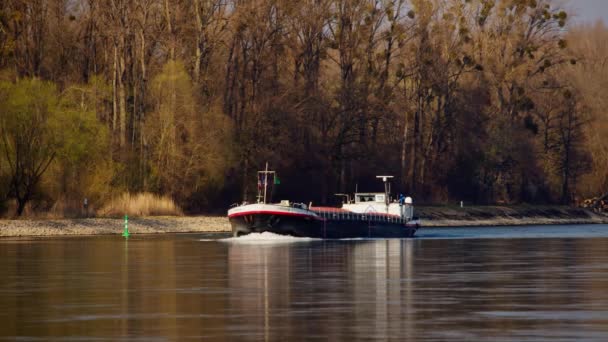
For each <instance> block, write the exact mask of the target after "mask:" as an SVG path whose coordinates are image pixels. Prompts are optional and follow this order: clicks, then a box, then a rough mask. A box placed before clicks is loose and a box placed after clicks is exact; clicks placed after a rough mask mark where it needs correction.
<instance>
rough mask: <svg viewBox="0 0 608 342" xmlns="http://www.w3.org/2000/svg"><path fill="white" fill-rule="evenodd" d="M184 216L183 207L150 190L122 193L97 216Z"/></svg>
mask: <svg viewBox="0 0 608 342" xmlns="http://www.w3.org/2000/svg"><path fill="white" fill-rule="evenodd" d="M125 214H126V215H129V216H182V215H183V214H184V213H183V211H182V209H181V208H180V207H179V206H178V205H177V204H176V203H175V201H173V200H172V199H171V198H169V197H167V196H159V195H155V194H152V193H149V192H144V193H137V194H130V193H123V194H122V195H120V196H118V197H116V198H112V199H111V200H110V201H109V202H108V203H106V204H105V205H104V206H103V207H102V208H101V209H99V210H98V211H97V216H122V215H125Z"/></svg>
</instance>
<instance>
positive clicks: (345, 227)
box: [230, 214, 418, 239]
mask: <svg viewBox="0 0 608 342" xmlns="http://www.w3.org/2000/svg"><path fill="white" fill-rule="evenodd" d="M324 216H325V217H324ZM230 224H231V225H232V232H233V235H234V236H241V235H246V234H250V233H263V232H271V233H275V234H282V235H291V236H297V237H311V238H321V239H345V238H409V237H413V236H414V234H415V233H416V230H417V229H418V225H417V224H408V223H405V222H404V221H403V220H400V219H395V218H392V217H387V216H382V215H379V216H373V215H365V214H349V215H335V214H325V215H323V216H320V217H318V218H311V217H300V216H283V215H276V214H253V215H243V216H237V217H231V218H230Z"/></svg>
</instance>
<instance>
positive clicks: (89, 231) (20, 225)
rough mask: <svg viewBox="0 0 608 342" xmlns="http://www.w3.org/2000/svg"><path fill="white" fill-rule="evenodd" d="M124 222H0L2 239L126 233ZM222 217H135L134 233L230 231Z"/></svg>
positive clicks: (89, 220)
mask: <svg viewBox="0 0 608 342" xmlns="http://www.w3.org/2000/svg"><path fill="white" fill-rule="evenodd" d="M123 230H124V220H123V219H113V218H80V219H57V220H0V237H18V236H62V235H104V234H122V232H123ZM229 231H230V223H228V219H227V218H226V217H222V216H179V217H135V218H130V219H129V232H130V233H131V234H165V233H199V232H200V233H209V232H229Z"/></svg>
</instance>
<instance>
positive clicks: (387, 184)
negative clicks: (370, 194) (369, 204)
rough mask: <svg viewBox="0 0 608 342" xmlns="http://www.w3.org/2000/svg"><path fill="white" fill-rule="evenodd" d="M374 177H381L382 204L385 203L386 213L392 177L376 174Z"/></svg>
mask: <svg viewBox="0 0 608 342" xmlns="http://www.w3.org/2000/svg"><path fill="white" fill-rule="evenodd" d="M376 178H381V179H382V182H384V204H386V213H387V214H388V206H389V204H390V203H391V202H390V199H389V195H390V193H391V181H390V179H391V178H393V176H376Z"/></svg>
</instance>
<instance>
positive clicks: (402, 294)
mask: <svg viewBox="0 0 608 342" xmlns="http://www.w3.org/2000/svg"><path fill="white" fill-rule="evenodd" d="M415 243H416V242H415V241H414V240H411V239H408V240H377V241H348V242H333V243H327V242H320V241H319V242H313V243H310V244H306V245H298V244H289V245H270V246H269V245H266V246H265V247H263V248H260V246H259V245H253V244H252V245H233V246H230V247H229V254H228V255H229V267H228V268H229V284H231V287H233V286H232V285H233V284H234V285H235V286H234V287H242V288H243V290H244V292H245V293H247V294H248V295H245V296H232V297H231V300H230V305H231V308H233V309H234V308H238V309H237V311H240V312H249V313H258V315H253V316H252V317H251V319H249V320H246V321H245V322H242V323H241V324H243V325H245V326H246V327H243V326H241V327H239V329H243V330H245V331H247V334H248V335H251V334H258V336H259V337H263V338H264V339H267V338H268V337H273V338H283V337H292V338H294V337H296V336H307V337H310V338H312V337H330V338H332V339H333V338H338V339H341V338H348V337H355V336H356V337H359V338H388V337H390V336H401V337H407V336H409V335H410V334H411V333H412V332H413V329H414V327H413V326H412V325H411V322H413V310H412V308H411V307H410V305H409V303H411V302H412V301H411V300H410V297H411V295H412V282H411V281H410V280H411V278H412V274H413V267H414V265H413V255H412V254H413V250H414V245H415Z"/></svg>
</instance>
